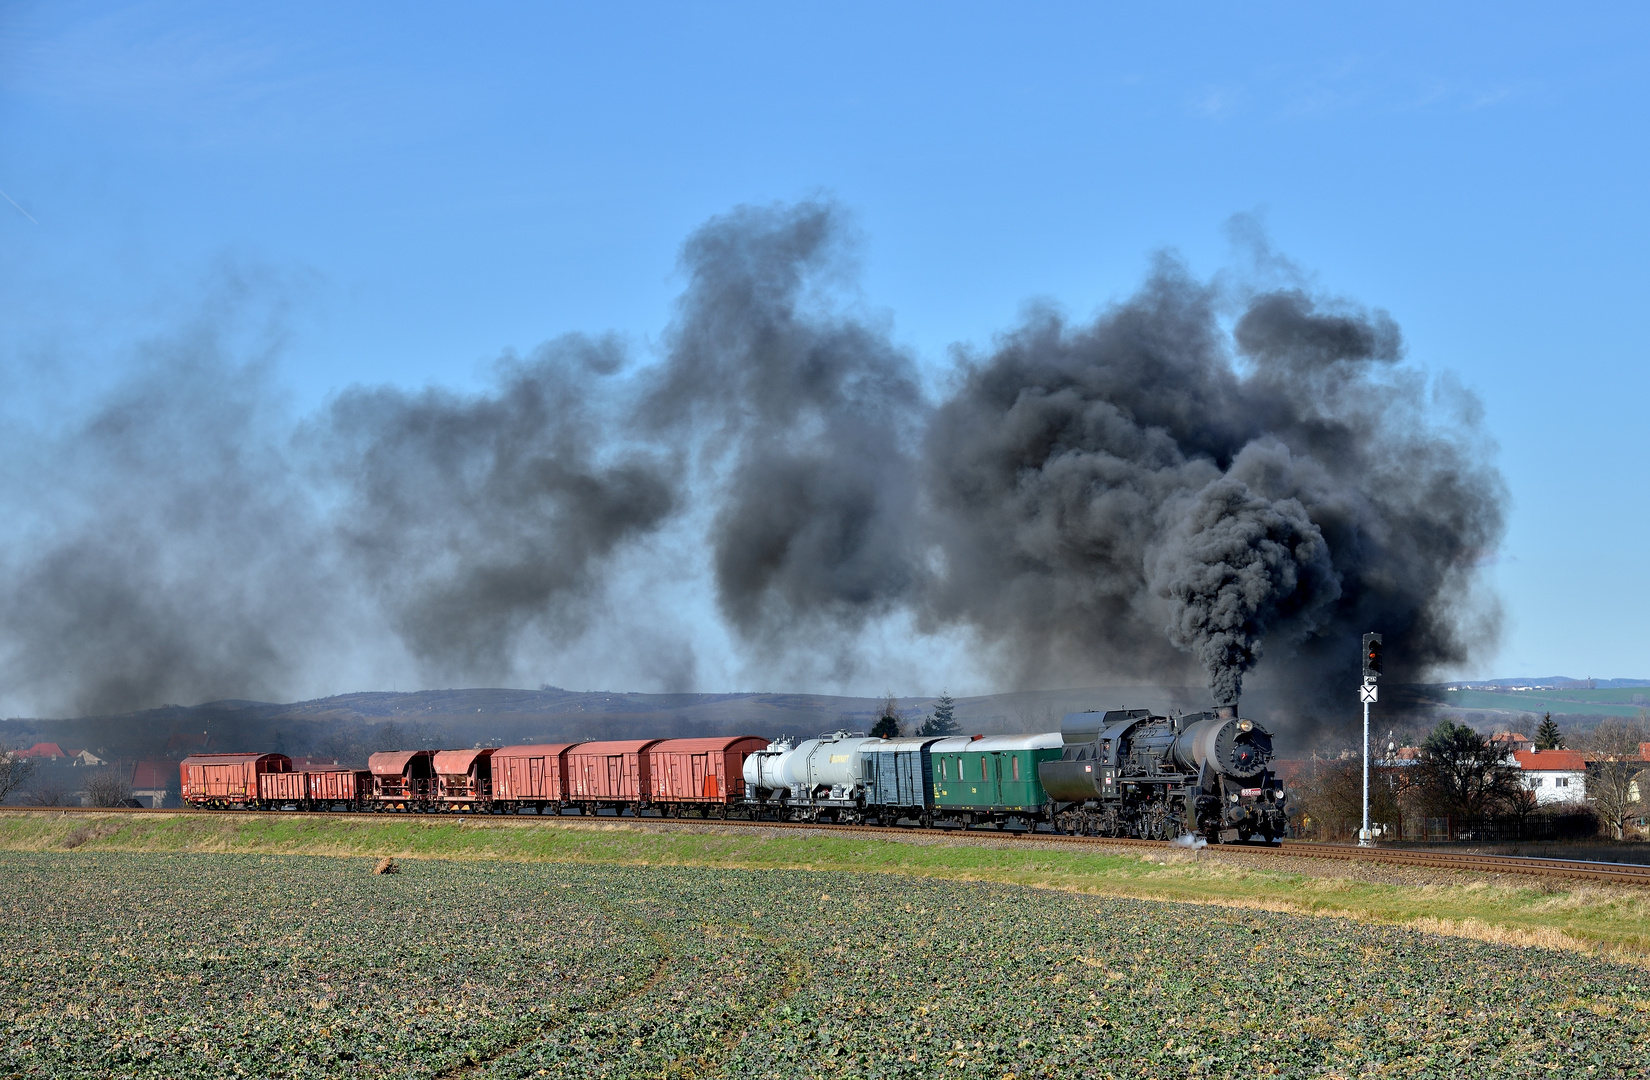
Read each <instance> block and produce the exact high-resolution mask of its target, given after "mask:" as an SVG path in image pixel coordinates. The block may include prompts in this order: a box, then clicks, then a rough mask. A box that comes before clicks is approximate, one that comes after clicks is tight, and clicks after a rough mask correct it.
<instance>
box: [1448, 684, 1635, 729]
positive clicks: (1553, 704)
mask: <svg viewBox="0 0 1650 1080" xmlns="http://www.w3.org/2000/svg"><path fill="white" fill-rule="evenodd" d="M1635 697H1640V698H1644V699H1646V700H1650V686H1618V687H1608V688H1605V689H1597V690H1587V689H1572V688H1566V689H1563V690H1519V691H1514V690H1456V691H1453V692H1447V691H1442V690H1440V691H1438V693H1437V699H1438V701H1440V702H1441V703H1443V704H1444V705H1445V706H1446V707H1448V708H1452V709H1483V710H1496V711H1505V712H1523V713H1533V714H1536V715H1540V714H1541V713H1549V712H1550V713H1556V714H1557V715H1560V716H1565V715H1580V716H1627V717H1637V716H1638V715H1639V714H1640V713H1642V712H1644V711H1645V710H1646V709H1650V705H1645V704H1643V703H1637V702H1634V700H1633V699H1634V698H1635ZM1525 734H1533V732H1526V733H1525Z"/></svg>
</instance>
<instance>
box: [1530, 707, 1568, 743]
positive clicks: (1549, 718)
mask: <svg viewBox="0 0 1650 1080" xmlns="http://www.w3.org/2000/svg"><path fill="white" fill-rule="evenodd" d="M1535 748H1536V749H1537V750H1562V749H1564V735H1563V733H1562V732H1560V731H1559V730H1558V725H1557V724H1555V723H1553V714H1552V713H1547V714H1546V715H1545V716H1543V717H1542V718H1541V726H1540V727H1538V728H1536V729H1535Z"/></svg>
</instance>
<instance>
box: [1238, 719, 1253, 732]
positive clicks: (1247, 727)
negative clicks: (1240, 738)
mask: <svg viewBox="0 0 1650 1080" xmlns="http://www.w3.org/2000/svg"><path fill="white" fill-rule="evenodd" d="M1254 727H1255V722H1254V721H1253V720H1239V721H1238V730H1239V731H1253V730H1254Z"/></svg>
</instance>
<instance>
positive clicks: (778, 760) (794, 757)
mask: <svg viewBox="0 0 1650 1080" xmlns="http://www.w3.org/2000/svg"><path fill="white" fill-rule="evenodd" d="M881 741H882V740H881V739H871V738H867V737H866V736H865V735H864V734H863V733H861V732H850V731H836V732H832V733H830V734H828V735H821V736H819V738H817V739H807V740H804V741H803V742H801V743H798V744H797V745H795V746H792V745H791V743H790V742H789V740H783V739H782V740H779V741H778V742H773V743H769V744H768V747H767V749H766V750H758V751H757V752H756V753H754V754H752V755H751V756H750V757H748V758H746V759H745V790H746V792H747V793H748V798H749V800H750V802H751V803H752V804H754V806H755V807H756V808H757V809H758V811H760V810H763V809H771V810H773V811H776V812H778V813H780V815H781V816H783V817H786V818H788V819H790V820H792V821H843V822H847V821H858V820H859V818H860V812H861V811H862V810H863V808H864V806H865V780H864V769H863V761H862V750H863V748H864V747H865V746H867V745H868V744H874V743H879V742H881Z"/></svg>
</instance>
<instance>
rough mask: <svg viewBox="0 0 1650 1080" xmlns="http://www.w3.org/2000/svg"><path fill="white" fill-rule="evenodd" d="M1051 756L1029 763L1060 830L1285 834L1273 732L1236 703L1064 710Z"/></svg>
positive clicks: (1247, 837) (1158, 835)
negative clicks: (1166, 711) (1056, 752)
mask: <svg viewBox="0 0 1650 1080" xmlns="http://www.w3.org/2000/svg"><path fill="white" fill-rule="evenodd" d="M1060 736H1061V739H1062V742H1063V744H1064V745H1063V748H1062V752H1061V755H1060V759H1059V760H1058V761H1045V762H1043V763H1042V764H1041V765H1039V766H1038V772H1039V774H1040V776H1041V778H1042V782H1043V788H1044V790H1045V791H1046V792H1047V794H1048V799H1049V805H1048V814H1049V816H1050V818H1051V819H1052V820H1053V823H1054V826H1055V828H1057V829H1058V830H1060V831H1061V832H1066V833H1075V834H1079V835H1087V836H1134V837H1140V838H1141V839H1147V840H1170V839H1173V838H1175V837H1176V836H1180V835H1184V834H1186V833H1198V834H1200V835H1202V836H1203V837H1205V838H1206V839H1207V840H1208V841H1209V842H1210V843H1222V842H1226V843H1230V842H1232V841H1251V840H1261V841H1265V842H1268V843H1270V842H1272V841H1274V840H1276V839H1278V838H1279V837H1281V836H1283V835H1284V832H1285V826H1286V818H1285V811H1284V800H1285V796H1284V791H1283V785H1282V784H1280V783H1279V782H1278V781H1277V778H1276V777H1275V776H1274V775H1273V774H1272V772H1271V770H1270V769H1268V768H1267V764H1268V762H1269V761H1270V760H1271V758H1272V735H1271V733H1270V732H1268V731H1267V730H1266V729H1264V728H1262V727H1261V726H1260V725H1258V724H1256V723H1255V722H1254V721H1252V720H1248V719H1244V718H1242V717H1239V716H1238V715H1237V707H1236V706H1231V705H1228V706H1222V707H1220V708H1218V709H1216V710H1215V711H1213V712H1201V713H1187V714H1183V715H1180V716H1159V715H1154V714H1152V713H1151V712H1149V711H1148V710H1145V709H1121V710H1114V711H1111V712H1106V713H1099V712H1086V713H1071V714H1070V715H1068V716H1066V718H1065V719H1064V721H1063V722H1062V723H1061V725H1060Z"/></svg>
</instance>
